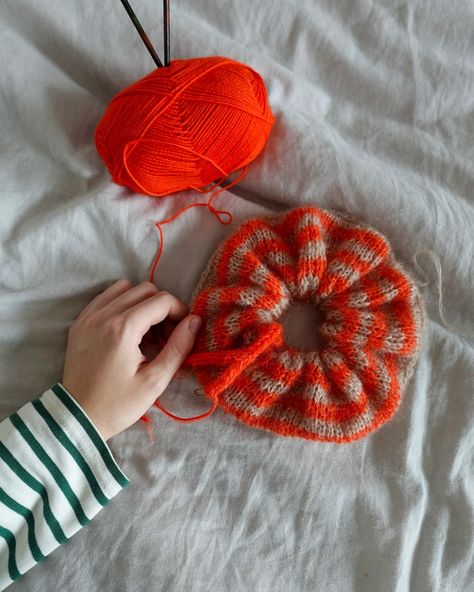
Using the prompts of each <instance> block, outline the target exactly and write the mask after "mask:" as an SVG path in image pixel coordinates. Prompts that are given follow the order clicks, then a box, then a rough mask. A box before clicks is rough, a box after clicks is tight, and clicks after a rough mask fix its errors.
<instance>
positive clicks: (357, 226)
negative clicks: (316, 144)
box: [188, 207, 424, 442]
mask: <svg viewBox="0 0 474 592" xmlns="http://www.w3.org/2000/svg"><path fill="white" fill-rule="evenodd" d="M295 300H300V301H308V302H311V303H313V304H314V305H315V306H316V307H317V308H318V309H319V312H320V315H321V318H322V322H321V325H320V327H319V336H320V343H321V345H320V348H319V350H318V351H303V350H300V349H297V348H294V347H289V346H288V345H287V344H286V343H285V339H284V334H283V328H282V325H281V323H280V322H279V318H280V317H281V316H282V314H283V313H284V311H285V310H287V308H288V307H289V305H290V303H291V302H292V301H295ZM192 309H193V312H195V313H197V314H199V315H201V317H202V319H203V325H202V329H201V332H200V334H199V337H198V340H197V343H196V347H195V350H194V353H193V354H192V355H191V356H190V357H189V359H188V360H189V363H190V365H191V366H193V367H194V370H195V373H196V375H197V378H198V380H199V381H200V383H201V385H202V387H203V390H204V392H205V394H206V395H207V396H208V397H210V398H211V399H212V400H213V401H214V403H215V404H217V405H219V406H220V407H221V408H222V409H223V410H224V411H227V412H229V413H231V414H232V415H234V416H236V417H237V418H238V419H240V420H241V421H243V422H245V423H246V424H249V425H251V426H254V427H258V428H264V429H267V430H271V431H273V432H275V433H277V434H279V435H284V436H300V437H303V438H308V439H314V440H325V441H331V442H349V441H351V440H356V439H358V438H361V437H363V436H364V435H366V434H368V433H369V432H371V431H373V430H375V429H376V428H377V427H379V426H380V425H381V424H383V423H384V422H386V421H387V420H389V419H390V418H391V417H392V415H393V414H394V412H395V410H396V409H397V407H398V405H399V403H400V398H401V395H402V392H403V388H404V386H405V385H406V383H407V381H408V379H409V377H410V375H411V373H412V370H413V367H414V363H415V360H416V357H417V354H418V350H419V347H420V339H421V332H422V328H423V324H424V306H423V303H422V300H421V296H420V294H419V292H418V289H417V288H416V286H415V284H414V282H413V281H412V280H411V279H410V278H409V276H408V275H407V274H406V273H405V272H404V271H403V270H402V268H401V267H400V265H399V264H398V263H397V262H396V261H395V260H394V257H393V254H392V251H391V249H390V246H389V244H388V242H387V240H386V239H385V238H384V237H383V236H382V235H381V234H380V233H379V232H377V231H376V230H373V229H372V228H370V227H368V226H366V225H364V224H362V223H359V222H357V221H355V220H354V219H352V218H350V217H348V216H347V215H345V214H340V213H335V212H328V211H325V210H322V209H319V208H316V207H303V208H298V209H295V210H291V211H289V212H286V213H284V214H282V215H278V216H276V217H273V218H263V219H255V220H250V221H248V222H245V223H244V224H243V225H242V226H241V227H240V228H239V229H238V230H237V232H235V234H233V235H232V236H231V237H230V238H228V239H227V240H225V241H224V242H223V243H222V245H221V246H220V247H219V249H218V250H217V252H216V254H215V255H214V256H213V258H212V259H211V261H210V263H209V265H208V267H207V269H206V270H205V272H204V273H203V276H202V278H201V281H200V284H199V286H198V288H197V290H196V293H195V296H194V299H193V306H192Z"/></svg>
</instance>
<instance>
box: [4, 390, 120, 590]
mask: <svg viewBox="0 0 474 592" xmlns="http://www.w3.org/2000/svg"><path fill="white" fill-rule="evenodd" d="M127 483H128V480H127V478H126V477H125V475H124V474H123V473H122V471H121V470H120V468H119V467H118V465H117V464H116V462H115V460H114V458H113V456H112V453H111V452H110V450H109V448H108V446H107V444H106V443H105V441H104V440H103V439H102V437H101V436H100V435H99V433H98V431H97V430H96V428H95V427H94V425H93V424H92V422H91V421H90V420H89V419H88V418H87V416H86V415H85V413H84V412H83V410H82V409H81V408H80V406H79V405H78V404H77V403H76V402H75V400H74V399H73V398H72V397H71V396H70V395H69V394H68V393H67V392H66V391H65V390H64V388H62V387H61V385H55V386H54V387H53V388H52V389H50V390H48V391H46V393H44V394H43V396H42V397H41V398H40V399H38V400H36V401H33V402H32V403H28V404H27V405H25V406H23V407H22V408H21V409H20V410H19V411H18V412H17V413H15V414H13V415H12V416H10V417H9V418H7V419H5V420H4V421H2V422H1V423H0V590H4V589H5V588H6V587H7V586H8V585H9V584H10V583H11V582H12V581H13V580H15V579H17V578H18V577H19V576H20V575H22V574H23V573H25V572H26V571H27V570H29V569H30V568H31V567H32V566H33V565H35V564H36V563H37V562H38V561H41V560H42V559H44V558H45V557H46V556H47V555H48V554H49V553H51V551H53V550H54V549H55V548H56V547H58V546H59V545H60V544H61V543H63V542H64V541H66V540H67V539H68V538H70V537H71V536H72V535H73V534H74V533H75V532H77V531H78V530H79V529H80V528H81V527H82V526H85V525H86V524H87V523H88V522H89V521H90V520H91V519H92V518H93V517H94V516H95V515H96V514H97V513H98V512H99V511H100V510H101V508H102V507H104V506H105V505H106V504H107V503H108V501H109V500H110V499H111V498H112V497H114V496H115V495H116V494H117V493H118V492H119V491H120V490H121V489H122V488H123V487H124V486H125V485H127Z"/></svg>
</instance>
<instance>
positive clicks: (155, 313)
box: [123, 292, 188, 338]
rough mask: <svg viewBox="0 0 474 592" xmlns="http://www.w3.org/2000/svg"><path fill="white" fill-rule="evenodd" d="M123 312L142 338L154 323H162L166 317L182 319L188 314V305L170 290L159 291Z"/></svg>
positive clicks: (175, 319) (176, 319)
mask: <svg viewBox="0 0 474 592" xmlns="http://www.w3.org/2000/svg"><path fill="white" fill-rule="evenodd" d="M123 314H124V316H125V317H126V319H127V323H130V326H131V327H133V330H134V332H136V333H137V334H138V335H137V336H138V337H140V338H141V337H143V335H145V333H146V332H147V331H148V329H149V328H150V327H151V326H152V325H156V324H158V323H161V321H163V320H164V319H166V318H170V319H171V320H173V321H180V320H181V319H183V318H184V317H185V316H186V315H187V314H188V307H187V305H186V304H185V303H184V302H182V301H181V300H179V299H178V298H176V296H173V295H172V294H170V293H169V292H158V294H156V295H154V296H151V297H150V298H147V299H146V300H144V301H143V302H140V303H139V304H136V305H135V306H133V307H132V308H129V309H128V310H127V311H126V312H124V313H123Z"/></svg>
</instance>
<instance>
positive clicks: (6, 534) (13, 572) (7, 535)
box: [0, 526, 21, 580]
mask: <svg viewBox="0 0 474 592" xmlns="http://www.w3.org/2000/svg"><path fill="white" fill-rule="evenodd" d="M0 536H1V537H3V538H4V539H5V540H6V541H7V545H8V574H9V575H10V578H11V579H12V580H16V579H18V578H19V577H20V576H21V573H20V572H19V571H18V567H17V565H16V557H15V554H16V540H15V535H14V534H13V532H11V531H10V530H8V528H4V527H3V526H0Z"/></svg>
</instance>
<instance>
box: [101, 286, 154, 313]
mask: <svg viewBox="0 0 474 592" xmlns="http://www.w3.org/2000/svg"><path fill="white" fill-rule="evenodd" d="M158 292H159V290H158V288H157V287H156V286H155V285H154V284H152V283H151V282H142V283H141V284H138V286H135V287H132V288H131V289H129V290H127V291H124V292H122V293H121V294H118V295H117V297H116V298H114V299H112V300H110V301H109V302H108V303H107V304H106V305H105V306H103V307H102V310H101V314H104V315H107V316H108V317H113V316H118V315H119V314H121V313H123V312H125V311H127V310H128V309H130V308H132V307H133V306H135V305H136V304H139V303H140V302H143V301H144V300H147V299H148V298H150V297H151V296H154V295H156V294H157V293H158Z"/></svg>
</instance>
